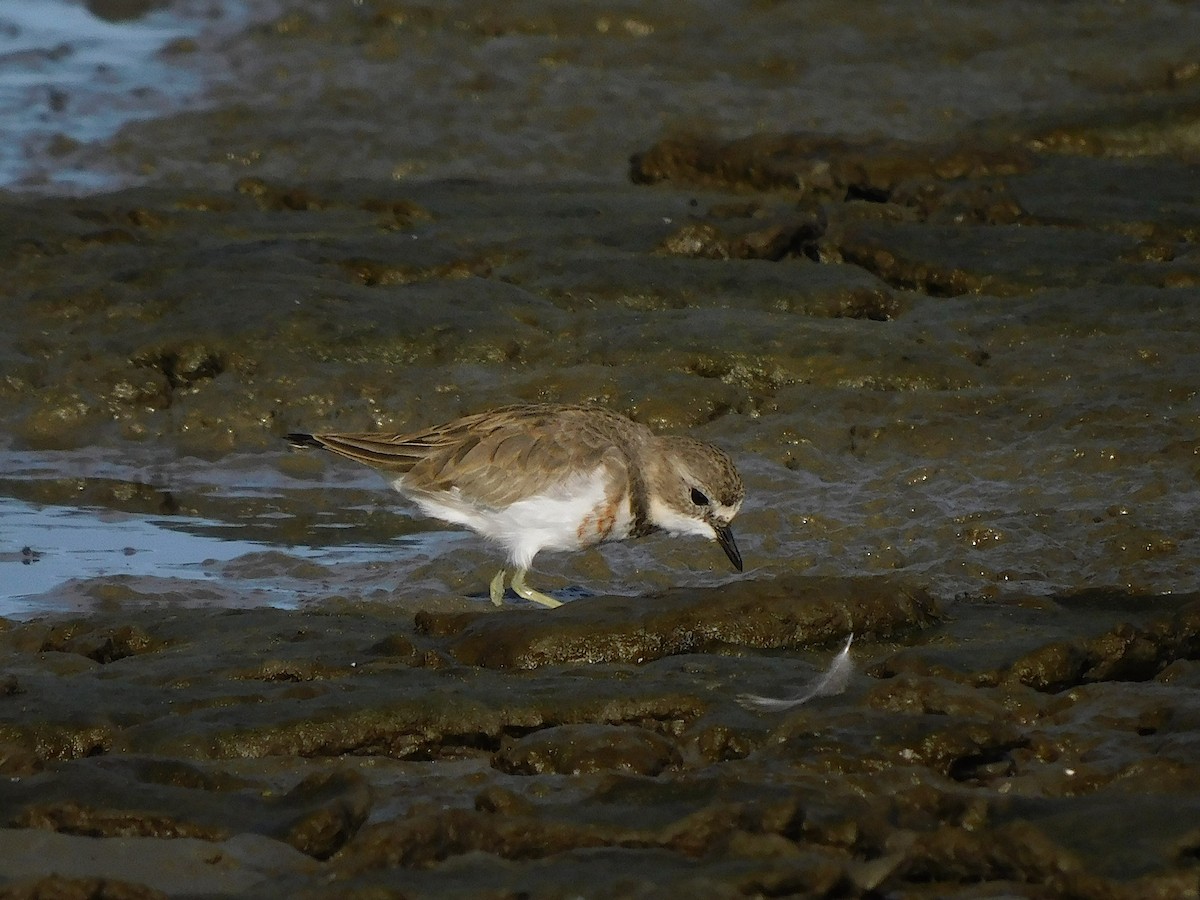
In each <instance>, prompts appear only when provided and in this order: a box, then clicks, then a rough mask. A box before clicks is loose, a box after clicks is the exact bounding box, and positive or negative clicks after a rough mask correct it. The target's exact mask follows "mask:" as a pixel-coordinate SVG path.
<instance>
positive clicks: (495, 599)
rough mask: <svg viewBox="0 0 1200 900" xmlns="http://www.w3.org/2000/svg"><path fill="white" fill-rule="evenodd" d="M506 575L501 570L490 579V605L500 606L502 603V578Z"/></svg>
mask: <svg viewBox="0 0 1200 900" xmlns="http://www.w3.org/2000/svg"><path fill="white" fill-rule="evenodd" d="M506 574H508V573H507V572H505V571H504V570H503V569H501V570H500V571H499V572H497V573H496V577H495V578H493V579H492V583H491V586H490V587H489V589H488V593H490V594H491V595H492V603H494V604H495V605H496V606H500V605H501V604H502V603H504V576H505V575H506Z"/></svg>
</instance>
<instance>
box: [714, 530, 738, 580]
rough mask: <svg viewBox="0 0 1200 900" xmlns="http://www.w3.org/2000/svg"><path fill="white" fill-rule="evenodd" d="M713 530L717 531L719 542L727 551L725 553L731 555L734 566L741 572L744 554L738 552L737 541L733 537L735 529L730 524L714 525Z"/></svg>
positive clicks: (730, 559) (730, 558)
mask: <svg viewBox="0 0 1200 900" xmlns="http://www.w3.org/2000/svg"><path fill="white" fill-rule="evenodd" d="M713 530H714V531H715V532H716V533H717V543H718V544H720V545H721V549H722V550H724V551H725V555H726V556H728V557H729V561H730V562H731V563H733V567H734V568H735V569H737V570H738V571H739V572H740V571H742V554H741V553H739V552H738V548H737V541H735V540H734V539H733V531H732V530H731V529H730V527H729V526H728V525H714V526H713Z"/></svg>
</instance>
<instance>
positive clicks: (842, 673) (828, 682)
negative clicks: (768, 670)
mask: <svg viewBox="0 0 1200 900" xmlns="http://www.w3.org/2000/svg"><path fill="white" fill-rule="evenodd" d="M853 643H854V635H853V634H851V635H850V636H849V637H848V638H846V646H845V647H843V648H842V650H841V652H840V653H838V655H837V656H835V657H834V658H833V662H831V663H830V664H829V668H828V669H826V670H825V671H824V672H822V673H821V675H820V676H819V677H818V678H815V679H813V680H812V681H811V682H809V684H808V685H806V686H805V688H804V690H802V691H801V692H800V693H799V694H797V695H796V696H794V697H762V696H759V695H758V694H738V697H737V701H738V703H740V704H742V706H744V707H746V709H757V710H762V711H763V712H781V711H782V710H785V709H792V708H793V707H796V706H800V705H801V704H803V703H807V702H808V701H809V700H812V699H813V698H814V697H832V696H834V695H835V694H840V693H842V691H844V690H846V686H847V685H848V684H849V683H850V676H851V675H853V674H854V661H853V660H852V659H850V645H851V644H853Z"/></svg>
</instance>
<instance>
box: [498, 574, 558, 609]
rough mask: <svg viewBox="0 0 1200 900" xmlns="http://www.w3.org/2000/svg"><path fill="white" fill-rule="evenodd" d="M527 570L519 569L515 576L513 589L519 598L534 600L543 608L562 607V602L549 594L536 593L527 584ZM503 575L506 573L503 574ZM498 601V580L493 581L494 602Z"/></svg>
mask: <svg viewBox="0 0 1200 900" xmlns="http://www.w3.org/2000/svg"><path fill="white" fill-rule="evenodd" d="M525 572H526V570H525V569H517V571H516V573H515V574H514V575H513V580H512V589H513V590H514V591H516V592H517V596H519V597H524V598H525V599H526V600H532V601H533V602H534V603H540V604H542V606H545V607H549V608H550V609H553V608H554V607H556V606H562V601H560V600H555V599H554V598H553V597H551V596H550V595H549V594H543V593H542V592H541V591H535V590H534V589H533V588H531V587H530V586H529V585H527V584H526V583H525ZM500 574H501V575H503V574H504V573H503V572H501V573H500ZM503 590H504V588H503V579H501V592H502V593H503ZM495 601H496V580H495V579H492V602H493V603H494V602H495Z"/></svg>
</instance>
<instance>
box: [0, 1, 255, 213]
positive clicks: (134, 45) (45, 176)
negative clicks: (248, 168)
mask: <svg viewBox="0 0 1200 900" xmlns="http://www.w3.org/2000/svg"><path fill="white" fill-rule="evenodd" d="M260 6H261V7H265V6H266V5H265V4H262V5H260ZM265 12H266V9H265V8H260V9H259V12H258V14H259V15H263V14H265ZM249 17H250V11H249V10H248V9H247V4H244V3H238V2H202V3H196V2H175V3H171V4H158V3H139V2H128V3H121V2H104V0H99V2H92V3H88V4H85V3H81V2H77V0H20V2H10V3H5V4H4V5H3V6H0V117H3V119H4V138H5V139H4V141H3V142H0V187H7V188H10V189H14V188H15V189H24V190H31V189H36V190H38V191H48V190H53V191H66V192H88V191H97V190H103V189H106V188H112V187H114V186H116V185H117V184H119V183H120V181H119V180H114V179H112V178H111V177H109V176H105V175H103V174H100V173H98V172H95V171H89V170H88V169H87V168H84V167H78V166H73V165H71V164H70V163H69V162H67V161H65V160H64V159H63V157H64V156H65V155H67V154H69V153H72V152H74V151H75V150H76V149H77V148H78V147H79V146H80V145H82V144H88V143H93V142H98V141H103V140H107V139H109V138H111V137H112V136H113V135H114V134H116V133H117V131H118V130H119V129H120V128H121V127H122V126H123V125H125V124H126V123H129V122H134V121H138V120H144V119H150V118H154V117H156V116H162V115H167V114H170V113H173V112H175V111H177V110H179V109H181V108H184V107H186V106H188V105H190V104H195V103H197V102H199V101H200V100H201V99H202V98H203V96H204V94H205V92H206V91H208V90H209V89H211V87H212V82H213V80H214V79H216V78H219V77H220V76H219V75H218V73H217V72H216V71H215V70H211V69H209V70H207V71H206V70H204V69H203V68H199V67H191V66H189V65H187V64H186V61H185V60H186V58H187V57H188V56H189V55H191V54H192V53H193V52H194V51H195V50H196V49H197V48H196V43H195V41H196V39H197V38H201V37H202V36H203V37H204V38H205V39H206V40H209V41H211V40H213V39H214V38H215V35H216V34H219V33H223V34H226V35H229V34H232V33H234V32H235V31H236V30H238V29H239V28H240V27H243V26H244V25H245V24H246V22H247V21H248V20H249Z"/></svg>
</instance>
